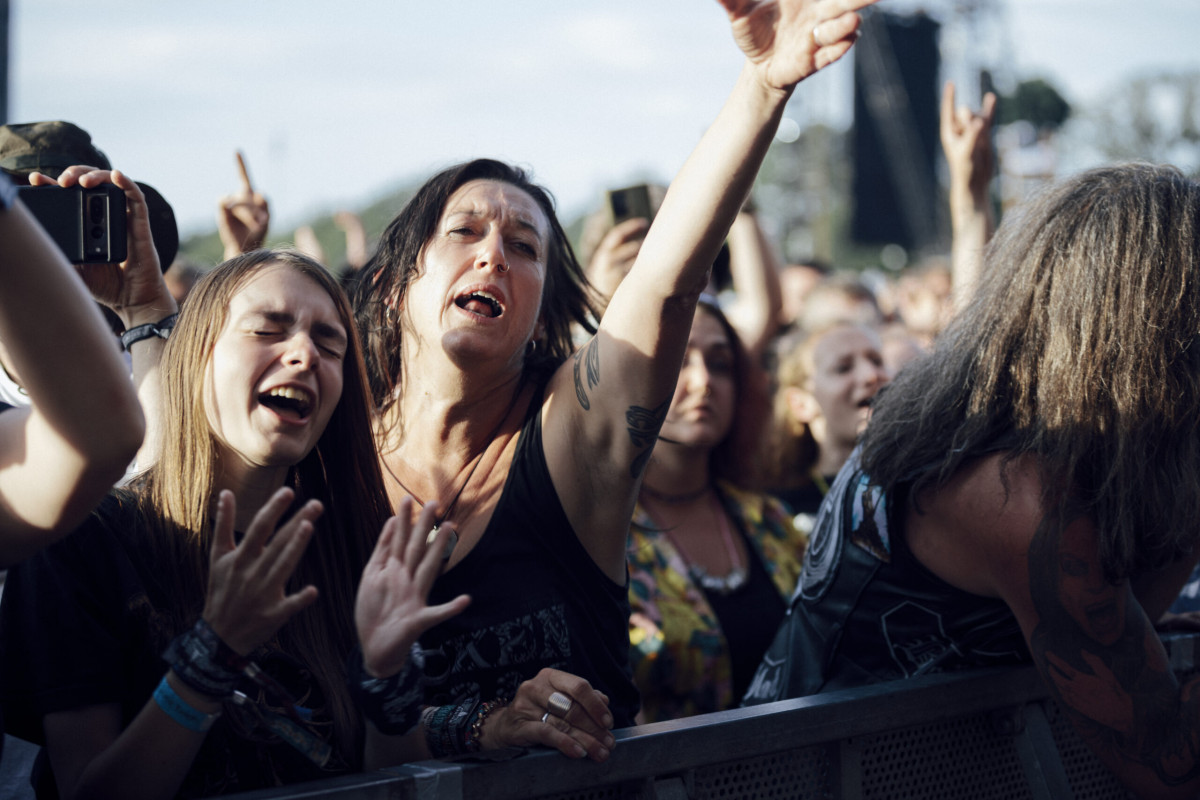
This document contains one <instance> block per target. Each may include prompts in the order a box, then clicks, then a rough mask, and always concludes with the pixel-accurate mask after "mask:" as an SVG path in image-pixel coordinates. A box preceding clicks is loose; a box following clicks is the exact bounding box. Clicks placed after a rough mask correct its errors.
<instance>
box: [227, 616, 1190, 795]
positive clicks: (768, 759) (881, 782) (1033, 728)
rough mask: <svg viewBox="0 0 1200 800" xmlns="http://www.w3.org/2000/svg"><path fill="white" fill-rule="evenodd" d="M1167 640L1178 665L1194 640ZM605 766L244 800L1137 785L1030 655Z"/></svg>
mask: <svg viewBox="0 0 1200 800" xmlns="http://www.w3.org/2000/svg"><path fill="white" fill-rule="evenodd" d="M1164 643H1165V644H1166V646H1167V652H1168V654H1169V655H1170V658H1171V665H1172V668H1173V669H1174V670H1175V671H1176V673H1177V674H1179V675H1180V676H1184V675H1187V674H1190V673H1192V672H1194V671H1196V668H1197V652H1198V647H1200V636H1172V637H1169V638H1166V639H1165V640H1164ZM615 737H616V739H617V746H616V747H615V748H614V749H613V752H612V755H611V757H610V758H609V760H608V761H607V762H605V763H604V764H594V763H592V762H590V761H574V760H570V759H567V758H565V757H564V756H562V755H560V754H559V753H557V752H556V751H550V750H545V749H528V750H526V749H509V750H503V751H497V752H495V753H488V754H484V755H485V756H486V757H474V758H466V759H462V760H457V761H424V762H420V763H415V764H408V765H405V766H401V767H395V768H392V769H386V770H380V771H378V772H371V773H364V774H360V775H352V776H344V777H341V778H335V779H331V780H327V781H317V782H313V783H307V784H300V785H296V786H289V787H285V788H283V789H277V790H269V791H260V792H250V793H245V794H242V795H238V797H240V798H242V799H243V800H252V799H253V800H268V799H269V800H302V799H305V800H306V799H307V798H338V800H409V799H410V798H411V799H412V800H460V799H462V798H470V799H471V800H474V799H475V798H478V799H479V800H518V798H519V800H528V799H530V798H547V799H549V798H554V800H610V799H611V800H634V798H636V799H637V800H683V798H690V799H691V800H697V799H699V798H704V799H707V798H714V800H715V799H717V798H722V799H728V798H801V799H802V800H826V799H827V798H833V799H836V800H901V798H920V800H939V799H940V798H969V799H970V800H977V799H978V800H986V799H987V798H996V800H1018V799H1019V798H1029V800H1069V799H1070V798H1074V800H1100V799H1102V798H1122V799H1124V798H1127V797H1129V795H1128V793H1127V792H1125V790H1124V789H1123V788H1122V787H1121V785H1120V784H1119V783H1118V782H1117V780H1116V779H1115V778H1114V777H1113V776H1112V774H1111V773H1109V772H1108V770H1107V769H1106V768H1105V767H1104V766H1103V765H1102V764H1101V763H1100V761H1099V760H1098V759H1097V758H1096V757H1095V756H1094V755H1093V754H1092V752H1091V751H1090V750H1089V749H1088V748H1087V746H1086V745H1085V744H1084V743H1083V742H1082V740H1081V739H1080V738H1079V737H1078V735H1076V733H1075V731H1074V729H1073V728H1072V727H1071V725H1070V722H1069V721H1068V720H1067V719H1066V717H1065V715H1064V714H1063V713H1062V712H1061V711H1060V710H1059V708H1058V707H1057V705H1056V704H1055V703H1054V702H1053V701H1051V700H1049V699H1048V696H1047V691H1046V689H1045V687H1044V686H1043V685H1042V683H1041V681H1040V679H1039V678H1038V676H1037V674H1036V672H1035V671H1034V669H1033V668H1032V667H1023V668H1018V669H1012V670H1001V669H989V670H980V671H974V672H961V673H946V674H940V675H928V676H924V677H921V678H916V679H913V680H908V681H898V682H895V683H889V684H877V685H873V686H866V687H862V688H859V689H853V690H849V691H842V692H830V693H828V694H823V695H816V696H813V697H807V698H803V699H800V700H787V701H783V702H780V703H773V704H770V705H764V706H758V707H755V708H746V709H737V710H733V711H724V712H720V713H717V714H706V715H702V716H698V717H691V718H688V719H683V720H676V721H672V722H660V723H654V724H650V725H641V726H638V727H635V728H628V729H625V730H622V731H617V732H616V733H615Z"/></svg>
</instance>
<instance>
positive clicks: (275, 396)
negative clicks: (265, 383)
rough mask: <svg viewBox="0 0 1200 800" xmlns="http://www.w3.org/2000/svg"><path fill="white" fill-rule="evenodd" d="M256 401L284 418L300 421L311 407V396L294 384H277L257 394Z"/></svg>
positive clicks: (306, 415)
mask: <svg viewBox="0 0 1200 800" xmlns="http://www.w3.org/2000/svg"><path fill="white" fill-rule="evenodd" d="M258 402H259V403H261V404H262V405H264V406H266V407H267V408H270V409H271V410H273V411H274V412H275V413H277V414H279V416H281V417H284V418H285V419H290V420H295V421H300V420H304V419H307V418H308V415H309V414H310V413H311V412H312V408H313V396H312V395H311V394H309V393H308V392H307V391H305V390H304V389H300V388H298V387H295V386H277V387H275V388H274V389H268V390H267V391H265V392H263V393H262V394H260V395H259V396H258Z"/></svg>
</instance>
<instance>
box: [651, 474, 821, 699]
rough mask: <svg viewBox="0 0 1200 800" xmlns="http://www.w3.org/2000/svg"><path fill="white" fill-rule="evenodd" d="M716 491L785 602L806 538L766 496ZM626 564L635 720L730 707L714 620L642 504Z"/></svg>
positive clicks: (724, 650)
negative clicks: (638, 699) (638, 704)
mask: <svg viewBox="0 0 1200 800" xmlns="http://www.w3.org/2000/svg"><path fill="white" fill-rule="evenodd" d="M717 493H718V495H719V496H720V498H721V503H722V505H723V506H724V508H725V510H726V511H727V512H728V513H729V515H730V518H731V519H733V521H734V522H735V523H736V524H737V526H738V527H739V528H740V529H741V530H742V531H743V532H745V533H746V535H747V538H748V539H749V541H750V543H751V544H752V545H753V547H754V550H755V554H756V555H757V556H758V557H759V558H760V559H761V560H762V563H763V565H764V566H765V567H766V570H767V574H768V575H770V576H771V580H772V582H773V583H774V584H775V587H776V588H777V589H778V590H779V594H780V595H781V596H782V597H783V599H784V601H785V602H786V601H787V599H788V598H789V597H790V596H791V593H792V591H793V590H794V589H795V588H796V580H797V579H798V578H799V576H800V568H801V565H802V563H803V561H804V550H805V547H806V546H807V544H808V537H807V535H806V534H804V533H801V532H800V531H798V530H796V528H795V527H794V526H793V524H792V515H791V514H790V513H789V512H788V511H787V509H786V507H785V506H784V505H783V504H782V503H781V502H780V501H779V500H777V499H775V498H774V497H772V496H770V495H766V494H760V493H757V492H747V491H743V490H740V489H737V488H735V487H734V486H732V485H731V484H728V483H724V482H719V483H718V485H717ZM628 561H629V603H630V606H631V608H632V615H631V616H630V618H629V644H630V660H631V661H632V663H633V678H634V682H635V683H636V684H637V687H638V690H639V691H640V692H641V693H642V716H641V717H640V718H639V719H640V720H641V721H644V722H657V721H661V720H667V719H676V718H678V717H686V716H691V715H693V714H706V713H709V712H712V711H721V710H724V709H727V708H732V707H734V706H736V705H737V702H738V700H739V699H740V698H736V697H734V696H733V680H732V674H731V673H732V667H731V664H730V658H729V649H728V643H727V642H726V639H725V635H724V634H723V633H722V631H721V627H720V625H719V624H718V622H717V617H716V614H715V613H713V609H712V606H711V605H710V604H709V602H708V599H707V598H706V597H705V595H704V591H703V590H702V589H701V588H700V587H699V586H697V585H696V584H695V582H694V581H693V580H692V578H691V576H690V575H689V573H688V565H687V562H686V561H685V560H684V559H683V557H682V556H681V555H680V553H679V550H678V549H677V548H676V547H675V545H674V544H672V542H671V540H670V538H669V537H668V536H667V535H666V534H665V533H663V532H662V531H660V530H657V526H656V525H655V523H654V521H653V520H652V519H651V518H650V515H649V514H648V513H647V512H646V510H645V509H644V508H643V507H642V506H641V504H639V505H638V506H637V508H636V509H635V510H634V514H633V526H632V528H631V530H630V534H629V551H628Z"/></svg>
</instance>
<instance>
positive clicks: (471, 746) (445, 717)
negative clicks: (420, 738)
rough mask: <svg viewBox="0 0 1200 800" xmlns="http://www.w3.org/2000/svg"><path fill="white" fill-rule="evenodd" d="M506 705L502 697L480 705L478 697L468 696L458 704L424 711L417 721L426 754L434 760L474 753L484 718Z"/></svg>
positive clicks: (433, 707) (477, 749)
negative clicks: (423, 731)
mask: <svg viewBox="0 0 1200 800" xmlns="http://www.w3.org/2000/svg"><path fill="white" fill-rule="evenodd" d="M506 705H508V700H506V699H504V698H497V699H495V700H488V701H487V702H482V701H481V700H480V699H479V698H478V697H468V698H466V699H465V700H463V701H462V702H461V703H458V704H452V705H447V706H430V707H429V708H426V709H425V710H424V711H423V712H422V714H421V722H422V724H423V725H424V726H425V744H426V745H427V746H428V747H429V752H430V753H432V754H433V756H434V757H435V758H445V757H447V756H457V755H467V754H470V753H478V752H479V750H480V749H481V743H480V738H481V737H482V735H483V725H484V723H485V722H487V718H488V715H489V714H491V713H492V712H493V711H495V710H496V709H498V708H503V707H504V706H506Z"/></svg>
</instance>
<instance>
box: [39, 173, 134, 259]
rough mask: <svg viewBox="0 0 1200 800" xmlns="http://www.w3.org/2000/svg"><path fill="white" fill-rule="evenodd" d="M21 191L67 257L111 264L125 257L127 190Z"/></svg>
mask: <svg viewBox="0 0 1200 800" xmlns="http://www.w3.org/2000/svg"><path fill="white" fill-rule="evenodd" d="M18 193H19V195H20V198H21V202H22V203H24V204H25V207H26V208H28V209H29V211H30V213H32V214H33V216H34V217H35V218H36V219H37V221H38V222H39V223H40V224H41V226H42V227H43V228H45V230H46V233H48V234H50V238H51V239H53V240H54V242H55V243H56V244H57V245H58V247H59V249H60V250H62V251H63V253H64V254H65V255H66V257H67V260H68V261H71V262H72V263H74V264H111V263H119V262H121V261H124V260H125V259H126V257H127V255H128V236H127V232H126V229H125V192H123V191H121V190H120V189H118V188H117V187H116V186H113V185H112V184H111V183H105V184H101V185H100V186H97V187H96V188H94V189H84V188H83V187H82V186H72V187H71V188H69V189H64V188H62V187H61V186H21V187H19V188H18Z"/></svg>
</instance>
